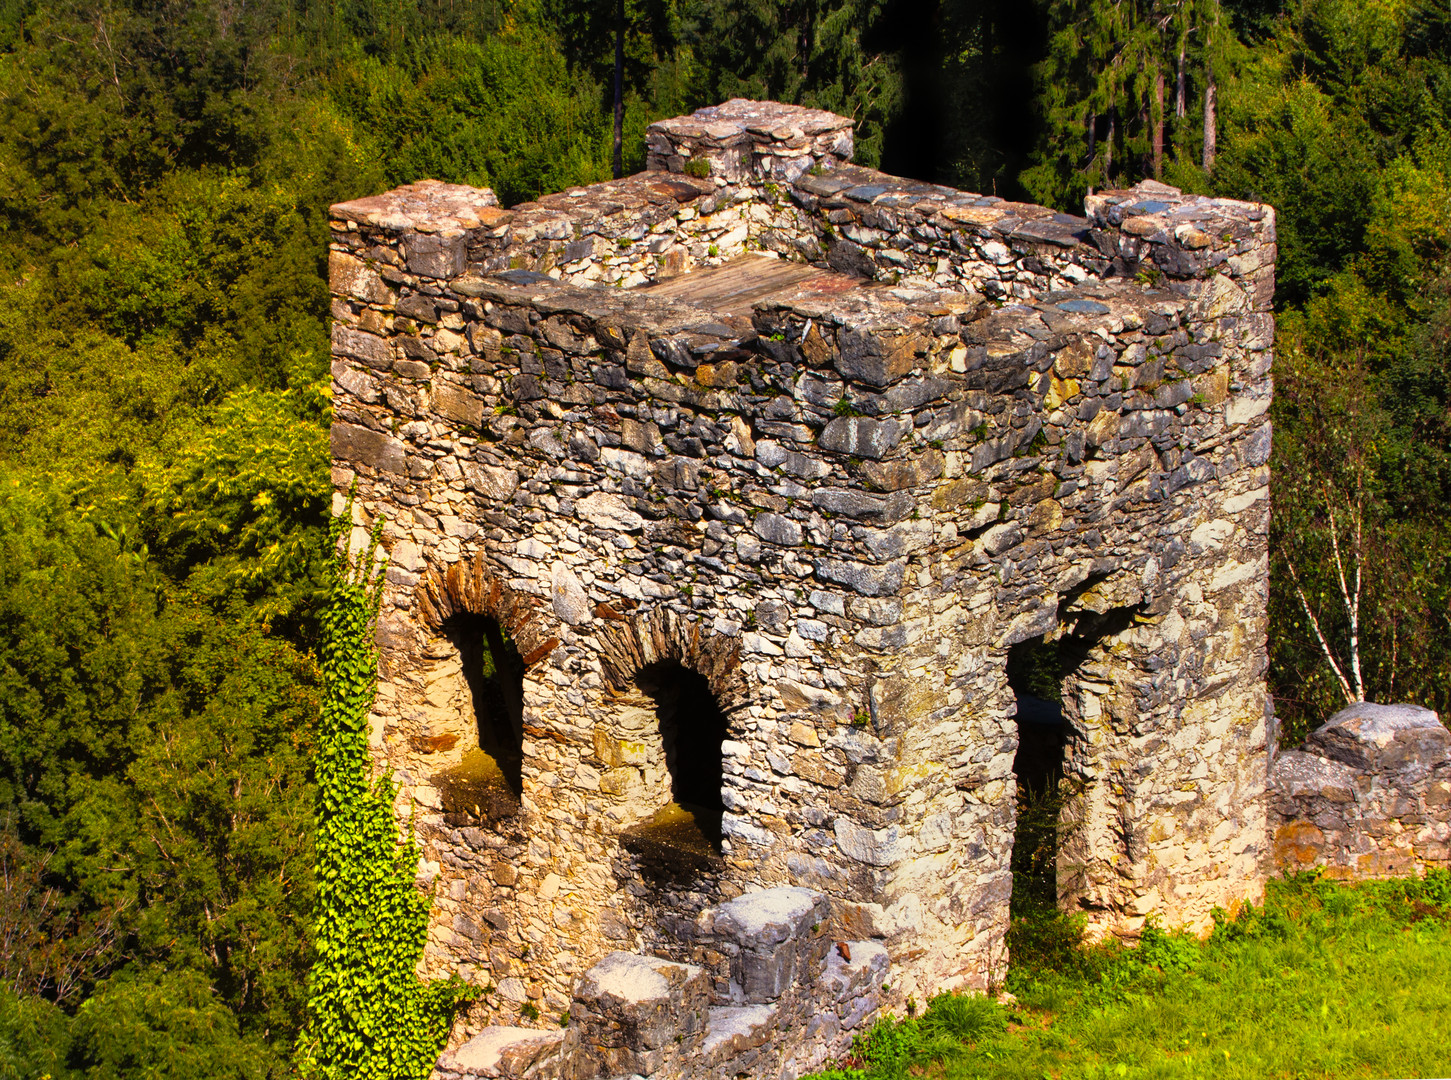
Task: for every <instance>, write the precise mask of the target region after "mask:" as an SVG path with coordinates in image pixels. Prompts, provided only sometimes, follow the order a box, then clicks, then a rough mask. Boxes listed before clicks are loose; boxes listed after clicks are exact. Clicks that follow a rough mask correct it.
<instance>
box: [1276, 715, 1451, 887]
mask: <svg viewBox="0 0 1451 1080" xmlns="http://www.w3.org/2000/svg"><path fill="white" fill-rule="evenodd" d="M1270 788H1271V799H1270V828H1271V831H1272V836H1273V843H1274V858H1275V860H1276V862H1277V864H1278V867H1279V869H1281V870H1285V871H1297V870H1312V869H1320V870H1321V871H1322V872H1323V873H1324V874H1325V876H1327V877H1332V878H1343V879H1356V878H1374V877H1388V876H1392V875H1404V874H1413V873H1424V872H1425V871H1426V870H1427V869H1430V868H1433V867H1444V866H1448V865H1451V732H1448V731H1447V730H1446V728H1445V726H1444V725H1443V724H1442V723H1441V721H1440V720H1439V719H1438V718H1437V716H1436V714H1435V713H1434V712H1432V711H1431V710H1429V709H1422V708H1418V707H1417V706H1415V705H1372V704H1369V703H1366V702H1362V703H1360V704H1357V705H1352V706H1350V707H1349V708H1348V709H1343V710H1341V711H1340V712H1338V713H1336V714H1335V715H1334V716H1333V717H1331V718H1330V721H1329V722H1328V723H1327V724H1325V726H1324V727H1321V728H1319V729H1318V730H1317V731H1315V733H1314V734H1312V735H1311V736H1310V738H1309V739H1307V740H1306V742H1305V746H1304V748H1303V749H1300V750H1287V751H1285V752H1284V753H1282V754H1281V755H1280V756H1279V759H1278V760H1277V761H1276V762H1275V764H1274V766H1273V768H1272V769H1271V771H1270Z"/></svg>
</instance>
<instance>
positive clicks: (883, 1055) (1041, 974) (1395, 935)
mask: <svg viewBox="0 0 1451 1080" xmlns="http://www.w3.org/2000/svg"><path fill="white" fill-rule="evenodd" d="M1077 933H1078V928H1077V927H1076V926H1075V925H1073V924H1072V922H1071V921H1070V920H1068V919H1067V918H1065V917H1063V916H1056V917H1054V916H1051V915H1050V916H1046V917H1045V916H1042V915H1040V916H1037V917H1029V918H1027V919H1020V920H1018V921H1017V922H1016V923H1015V925H1014V928H1013V932H1012V935H1013V944H1014V947H1015V959H1014V964H1013V968H1012V970H1011V971H1010V972H1009V975H1008V989H1009V990H1011V991H1012V993H1013V994H1015V995H1016V996H1017V999H1018V1000H1017V1003H1016V1004H1015V1005H1013V1006H1011V1007H1007V1006H1004V1005H1000V1004H998V1003H996V1002H994V1001H990V1000H988V999H986V998H982V997H975V998H974V997H962V996H959V995H952V994H943V995H939V996H938V997H935V998H933V999H932V1001H931V1002H929V1003H928V1008H927V1009H926V1011H925V1012H924V1013H923V1014H922V1015H920V1016H918V1017H916V1018H915V1019H908V1020H902V1021H896V1020H890V1019H888V1020H882V1021H879V1022H878V1023H877V1024H876V1026H874V1027H873V1028H872V1029H871V1031H870V1032H868V1033H867V1034H865V1035H863V1036H861V1037H859V1038H858V1039H857V1041H856V1043H855V1045H854V1048H853V1053H852V1054H851V1055H850V1056H849V1057H848V1058H846V1059H845V1060H844V1061H843V1062H841V1063H840V1064H839V1065H838V1066H837V1067H836V1068H834V1069H832V1070H829V1071H827V1072H825V1073H821V1074H818V1078H819V1080H895V1078H898V1077H908V1076H922V1077H929V1078H936V1077H941V1078H943V1080H967V1078H969V1077H1004V1078H1006V1077H1014V1078H1023V1080H1043V1078H1045V1077H1048V1078H1054V1080H1058V1078H1062V1080H1078V1078H1083V1080H1098V1078H1103V1080H1120V1078H1122V1080H1136V1078H1141V1077H1153V1078H1158V1077H1166V1078H1167V1077H1174V1078H1181V1077H1185V1078H1187V1077H1214V1078H1216V1080H1218V1078H1225V1080H1232V1078H1235V1077H1292V1078H1297V1080H1298V1078H1309V1077H1365V1078H1379V1077H1445V1076H1451V872H1447V871H1439V872H1432V873H1431V874H1429V875H1428V876H1427V877H1426V879H1424V880H1416V879H1400V880H1394V881H1382V882H1367V883H1363V884H1359V885H1338V884H1334V883H1331V882H1326V881H1320V880H1316V879H1315V878H1314V877H1313V876H1311V875H1302V876H1300V877H1296V878H1293V879H1288V880H1283V881H1275V882H1271V884H1270V886H1269V890H1268V893H1267V895H1266V898H1265V904H1264V906H1263V907H1259V908H1255V907H1250V908H1247V909H1246V910H1245V911H1243V912H1242V913H1241V914H1240V915H1239V917H1238V918H1235V919H1233V920H1221V921H1220V922H1219V923H1218V925H1217V927H1216V929H1215V931H1214V933H1213V934H1211V935H1210V937H1209V938H1208V939H1207V940H1205V941H1203V942H1201V941H1198V940H1197V939H1195V938H1193V937H1190V936H1187V935H1183V934H1175V933H1166V932H1164V931H1161V930H1157V929H1154V928H1152V927H1151V928H1150V929H1149V930H1148V931H1147V932H1146V933H1145V935H1144V939H1143V941H1142V943H1141V944H1140V946H1139V947H1138V948H1136V949H1127V948H1123V947H1121V946H1117V945H1112V946H1100V947H1095V948H1084V947H1080V946H1076V945H1075V944H1074V943H1073V942H1072V940H1071V939H1072V938H1073V937H1075V936H1076V934H1077Z"/></svg>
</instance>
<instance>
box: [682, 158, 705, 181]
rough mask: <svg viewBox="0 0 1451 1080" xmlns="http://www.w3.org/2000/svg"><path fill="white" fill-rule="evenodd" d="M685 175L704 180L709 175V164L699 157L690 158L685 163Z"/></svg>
mask: <svg viewBox="0 0 1451 1080" xmlns="http://www.w3.org/2000/svg"><path fill="white" fill-rule="evenodd" d="M685 175H686V176H693V177H695V178H696V179H697V180H704V179H705V178H706V177H707V176H709V175H710V162H708V161H706V160H705V158H701V157H697V158H691V159H690V160H689V161H687V162H686V163H685Z"/></svg>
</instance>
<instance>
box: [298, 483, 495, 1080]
mask: <svg viewBox="0 0 1451 1080" xmlns="http://www.w3.org/2000/svg"><path fill="white" fill-rule="evenodd" d="M351 521H352V500H351V499H349V500H348V505H347V507H346V508H345V509H344V510H343V512H342V513H341V514H340V515H338V516H337V517H335V518H333V520H332V524H331V527H330V529H329V537H328V539H329V543H331V544H332V548H331V563H330V568H329V579H330V581H329V584H330V597H329V601H328V606H327V610H326V612H325V613H324V615H323V618H322V631H323V632H322V649H321V653H322V674H323V686H324V695H323V706H322V721H321V725H320V731H319V738H318V743H319V746H318V756H317V790H318V795H317V803H318V805H317V883H318V884H317V916H316V921H315V923H314V925H313V941H314V942H315V945H316V950H317V957H316V960H315V962H314V964H313V968H312V974H311V977H310V978H309V980H308V1001H307V1007H308V1018H307V1026H306V1028H305V1029H304V1031H303V1034H302V1037H301V1039H300V1040H299V1042H298V1049H297V1065H298V1071H299V1072H300V1073H301V1074H302V1075H303V1076H304V1077H308V1078H317V1080H343V1078H344V1077H346V1078H347V1080H424V1078H425V1077H427V1076H428V1074H429V1073H430V1072H432V1070H433V1065H434V1062H435V1061H436V1060H437V1059H438V1055H439V1052H440V1051H441V1050H442V1049H443V1046H444V1042H445V1041H446V1040H447V1038H448V1032H449V1028H450V1027H451V1026H452V1024H453V1019H454V1014H455V1013H456V1012H457V1010H458V1008H459V1006H460V1005H462V1004H464V1003H466V1002H468V1001H471V1000H473V999H474V998H475V997H477V996H478V990H477V988H475V987H471V986H468V985H467V984H465V983H464V982H463V981H462V980H460V979H459V978H458V977H457V976H454V977H452V978H450V979H448V980H446V981H434V982H429V983H423V982H420V981H419V980H418V977H417V976H416V975H415V974H414V970H415V968H416V967H417V966H418V961H419V958H420V957H422V955H423V947H424V943H425V942H426V940H427V935H428V909H429V904H430V900H431V898H430V896H429V895H428V893H426V892H423V891H420V890H419V888H418V887H417V885H416V884H415V875H416V873H417V868H418V857H419V851H418V845H417V844H416V843H415V842H414V841H413V840H412V838H411V837H410V838H409V839H408V841H407V842H404V843H399V841H398V826H397V823H396V822H395V821H394V818H393V794H394V792H393V785H392V784H391V783H390V782H389V781H388V780H387V779H386V778H384V779H381V780H374V779H373V772H372V768H373V766H372V760H371V758H370V757H369V754H368V712H369V710H370V709H371V708H372V705H373V699H374V696H375V694H376V692H377V673H378V650H377V645H376V644H375V641H374V632H375V624H376V622H377V617H378V605H379V602H380V601H381V599H382V595H383V568H384V560H382V559H379V558H377V557H376V556H377V551H378V539H379V536H380V534H381V527H382V520H381V519H380V520H379V521H378V522H377V524H376V525H375V527H374V529H373V535H372V539H371V542H370V543H369V545H368V547H367V549H366V550H365V551H363V552H361V553H359V554H358V555H357V556H355V557H354V556H350V553H349V551H348V547H347V543H346V538H347V536H348V529H349V525H350V522H351Z"/></svg>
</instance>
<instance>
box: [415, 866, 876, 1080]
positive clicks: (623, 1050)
mask: <svg viewBox="0 0 1451 1080" xmlns="http://www.w3.org/2000/svg"><path fill="white" fill-rule="evenodd" d="M839 928H840V927H839V923H838V921H837V920H836V919H834V918H833V917H832V909H831V904H830V901H829V900H828V899H827V898H826V897H824V896H822V895H821V894H820V893H814V892H811V891H809V890H807V889H795V888H778V889H766V890H761V891H758V892H754V893H747V894H745V895H744V896H740V897H737V898H736V899H735V900H732V901H730V902H729V903H725V904H722V905H720V906H719V907H718V908H713V909H711V910H708V911H706V912H704V913H702V915H701V916H700V918H699V919H698V920H697V921H696V923H695V927H694V929H695V934H694V936H693V940H691V941H689V942H688V943H686V945H685V947H686V948H687V950H688V952H689V953H690V955H691V956H692V958H693V959H694V960H695V961H697V962H695V963H682V962H678V961H674V960H669V959H665V958H662V957H655V956H644V955H641V954H639V953H629V952H612V953H610V954H608V955H607V956H605V958H604V959H603V960H601V961H600V962H599V963H597V964H596V965H595V966H594V967H592V968H590V970H589V971H587V972H585V974H584V976H583V978H581V979H580V981H579V984H578V986H577V987H576V988H575V992H574V999H573V1002H572V1004H571V1006H570V1010H569V1014H568V1024H567V1027H566V1028H564V1029H563V1030H559V1031H540V1030H538V1029H533V1028H516V1027H489V1028H486V1029H484V1030H483V1031H482V1032H480V1033H479V1034H478V1035H476V1036H474V1037H473V1038H472V1039H470V1040H469V1041H468V1042H466V1043H464V1044H463V1045H462V1046H460V1047H458V1048H457V1049H456V1050H454V1051H451V1052H450V1053H447V1054H445V1055H444V1056H443V1058H442V1059H441V1060H440V1061H439V1064H438V1070H437V1071H436V1072H435V1074H434V1075H435V1078H436V1080H466V1078H472V1077H509V1078H517V1080H596V1078H600V1077H616V1076H630V1075H638V1076H669V1077H679V1078H682V1080H732V1078H734V1077H739V1076H753V1077H760V1078H765V1077H772V1078H778V1077H779V1078H782V1080H789V1078H791V1077H796V1076H800V1075H801V1074H803V1073H805V1072H809V1071H811V1070H813V1069H816V1068H818V1067H820V1066H821V1065H822V1064H823V1063H825V1062H826V1061H828V1060H830V1059H832V1058H835V1057H838V1056H840V1055H841V1054H842V1053H844V1052H845V1051H846V1049H847V1048H848V1047H849V1046H850V1044H851V1040H852V1038H853V1037H854V1036H855V1035H856V1034H857V1033H858V1032H859V1031H861V1030H863V1029H864V1028H865V1027H866V1026H867V1025H868V1024H870V1022H871V1019H872V1017H873V1015H874V1014H875V1013H876V1011H877V1010H878V1008H879V1007H880V1006H881V1004H882V998H883V993H884V991H885V989H886V987H887V979H888V974H889V970H890V962H889V960H888V957H887V950H886V948H885V947H883V945H882V944H881V942H878V941H845V940H839V939H838V936H837V931H838V930H839Z"/></svg>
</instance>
